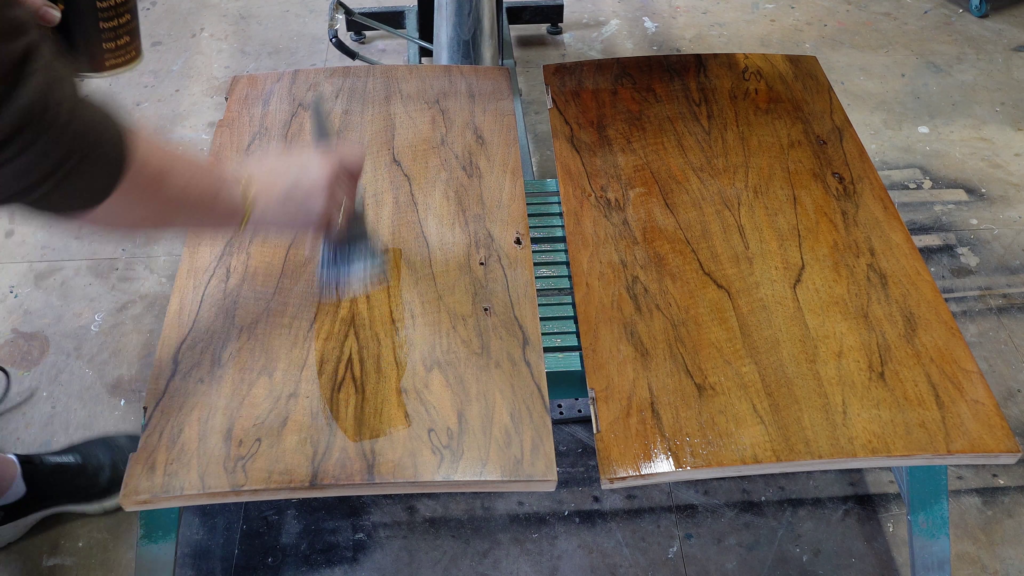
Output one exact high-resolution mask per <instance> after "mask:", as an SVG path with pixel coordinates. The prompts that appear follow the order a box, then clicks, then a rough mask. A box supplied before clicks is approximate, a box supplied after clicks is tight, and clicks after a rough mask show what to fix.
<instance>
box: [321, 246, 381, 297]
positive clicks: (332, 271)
mask: <svg viewBox="0 0 1024 576" xmlns="http://www.w3.org/2000/svg"><path fill="white" fill-rule="evenodd" d="M386 276H387V274H386V272H385V263H384V255H383V254H381V252H380V250H379V249H378V248H377V247H376V246H374V245H373V244H372V243H371V242H370V241H368V240H356V241H349V242H339V241H336V240H334V239H331V238H324V243H323V249H322V250H321V252H320V278H319V281H320V299H321V300H344V299H346V298H352V297H355V296H361V295H363V294H366V293H367V292H369V291H370V290H373V289H374V288H376V287H377V286H380V285H381V284H383V283H384V282H386V281H387V279H386Z"/></svg>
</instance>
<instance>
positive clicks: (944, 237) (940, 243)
mask: <svg viewBox="0 0 1024 576" xmlns="http://www.w3.org/2000/svg"><path fill="white" fill-rule="evenodd" d="M911 239H913V241H914V246H916V247H917V248H918V249H921V248H942V247H946V246H956V245H957V241H956V236H955V235H954V234H953V233H952V232H940V233H938V234H915V235H914V236H911Z"/></svg>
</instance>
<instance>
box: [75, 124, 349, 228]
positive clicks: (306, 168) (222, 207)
mask: <svg viewBox="0 0 1024 576" xmlns="http://www.w3.org/2000/svg"><path fill="white" fill-rule="evenodd" d="M126 139H127V143H128V145H127V164H126V169H125V171H124V176H123V177H122V178H121V180H120V182H119V183H118V185H117V188H115V189H114V191H113V193H112V194H111V195H110V197H109V198H107V199H106V200H105V201H103V203H101V204H100V205H99V206H97V207H96V208H93V209H91V210H87V211H84V212H81V213H80V214H78V216H77V217H78V218H80V219H82V220H85V221H86V222H90V223H93V224H100V225H104V226H114V227H127V228H159V227H183V226H188V227H197V226H228V227H230V226H238V225H239V224H240V223H241V221H242V218H243V216H244V214H245V210H246V197H245V196H246V193H251V194H252V202H251V204H250V207H251V214H250V217H249V221H248V225H250V226H258V227H277V228H313V229H324V228H328V227H332V226H336V225H337V216H338V214H339V212H340V211H341V205H342V203H343V202H345V201H346V199H347V202H348V206H352V205H353V201H354V197H355V191H356V185H357V184H358V182H359V176H360V173H361V171H362V166H363V153H362V151H361V150H360V149H359V148H358V147H355V146H351V145H345V144H339V145H337V146H333V147H324V148H313V147H300V148H292V149H286V150H279V151H274V152H269V153H264V154H260V155H258V156H254V157H252V158H248V159H246V160H243V161H240V162H237V163H232V162H217V161H214V160H210V159H207V158H202V157H199V156H194V155H191V154H183V153H180V152H175V151H172V150H170V149H169V148H168V147H167V146H166V145H165V144H164V143H163V142H161V141H160V140H158V139H157V138H154V137H153V136H150V135H147V134H144V133H140V132H133V131H128V132H127V134H126ZM344 216H345V217H346V219H347V218H348V217H349V216H351V213H348V214H345V215H344Z"/></svg>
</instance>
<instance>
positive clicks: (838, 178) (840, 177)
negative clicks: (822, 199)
mask: <svg viewBox="0 0 1024 576" xmlns="http://www.w3.org/2000/svg"><path fill="white" fill-rule="evenodd" d="M832 177H833V178H835V179H836V182H839V183H840V184H842V183H843V182H845V181H846V180H844V179H843V175H842V174H840V173H839V172H833V173H832Z"/></svg>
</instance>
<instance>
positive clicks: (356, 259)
mask: <svg viewBox="0 0 1024 576" xmlns="http://www.w3.org/2000/svg"><path fill="white" fill-rule="evenodd" d="M311 112H312V120H313V139H314V141H315V142H316V143H317V144H320V145H324V144H328V143H330V141H331V139H332V130H331V127H330V125H329V124H328V122H327V115H326V114H325V113H324V107H323V103H322V102H321V100H320V97H319V96H317V97H316V98H314V99H313V107H312V109H311ZM346 210H351V211H352V215H351V217H350V218H349V220H348V226H346V227H345V229H344V230H341V228H340V224H341V221H340V220H341V217H342V215H344V214H345V211H346ZM338 219H339V222H338V224H337V225H336V226H335V228H334V230H332V231H328V232H327V233H326V234H325V235H324V241H323V245H322V248H321V250H320V268H319V273H318V282H319V286H320V299H321V300H343V299H345V298H352V297H354V296H360V295H362V294H366V293H367V292H369V291H370V290H372V289H374V288H376V287H378V286H380V285H382V284H386V283H387V274H386V273H385V262H384V255H383V253H382V252H381V249H380V246H379V245H378V243H377V242H376V241H375V240H374V239H373V238H372V237H371V236H370V233H369V231H368V230H367V228H366V218H365V217H364V215H363V188H362V185H360V186H359V187H358V189H357V191H356V198H355V202H354V205H352V206H345V205H344V204H342V206H341V212H340V213H339V217H338Z"/></svg>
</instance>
